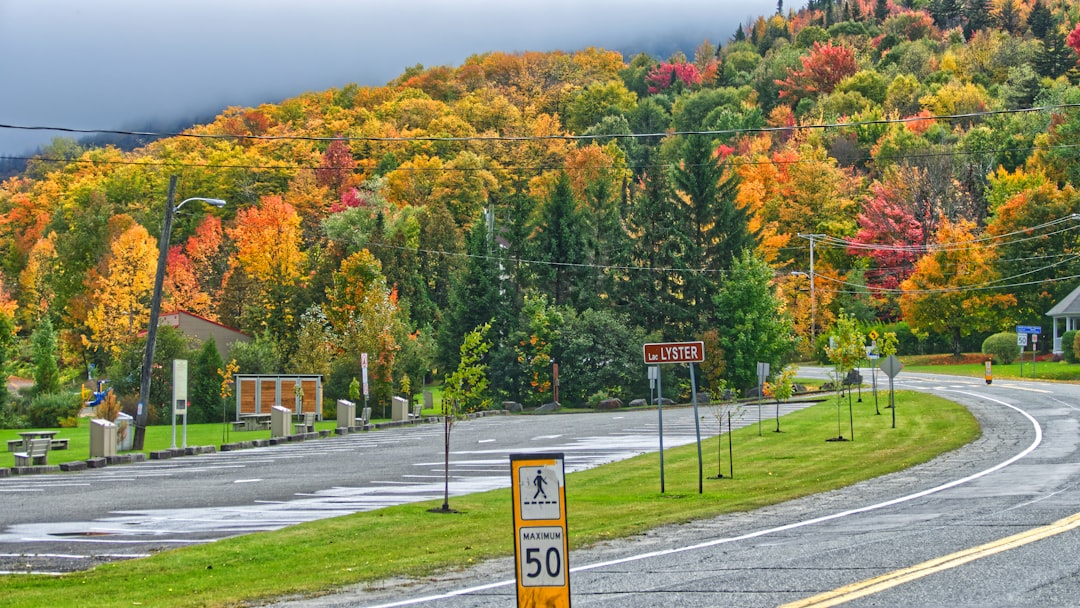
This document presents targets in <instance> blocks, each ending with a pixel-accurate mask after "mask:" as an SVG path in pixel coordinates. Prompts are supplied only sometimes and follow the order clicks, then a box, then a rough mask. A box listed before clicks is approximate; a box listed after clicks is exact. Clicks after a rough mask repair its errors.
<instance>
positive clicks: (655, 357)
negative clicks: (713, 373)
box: [644, 342, 705, 365]
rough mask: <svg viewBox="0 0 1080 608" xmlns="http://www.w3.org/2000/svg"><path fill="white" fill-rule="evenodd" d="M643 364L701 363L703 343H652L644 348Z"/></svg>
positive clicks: (703, 357) (703, 354) (703, 349)
mask: <svg viewBox="0 0 1080 608" xmlns="http://www.w3.org/2000/svg"><path fill="white" fill-rule="evenodd" d="M644 353H645V364H646V365H659V364H661V363H701V362H702V361H704V360H705V343H704V342H652V343H649V344H646V345H645V347H644Z"/></svg>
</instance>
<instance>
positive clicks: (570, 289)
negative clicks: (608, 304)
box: [533, 173, 590, 305]
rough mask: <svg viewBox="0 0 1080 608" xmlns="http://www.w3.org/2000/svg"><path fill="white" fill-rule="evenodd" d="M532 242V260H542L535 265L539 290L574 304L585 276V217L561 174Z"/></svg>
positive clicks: (541, 214)
mask: <svg viewBox="0 0 1080 608" xmlns="http://www.w3.org/2000/svg"><path fill="white" fill-rule="evenodd" d="M533 242H534V249H533V252H534V255H535V256H536V260H537V261H538V262H541V263H542V264H541V265H539V266H538V267H537V268H536V275H537V277H538V281H537V286H538V287H539V290H540V291H541V292H542V293H547V294H549V295H550V296H551V300H552V302H553V303H554V304H556V305H562V304H570V303H576V302H577V300H578V299H580V298H581V297H582V293H581V292H582V289H583V285H582V277H584V276H587V274H586V272H585V270H584V268H583V265H584V264H586V263H587V262H588V260H587V258H586V252H587V251H588V250H589V249H590V246H589V236H588V225H587V223H586V220H585V216H584V215H583V214H582V212H581V210H580V209H578V205H577V202H576V201H575V200H574V192H573V190H572V189H571V188H570V177H569V176H567V175H566V174H565V173H562V174H560V175H559V177H558V179H557V180H556V181H555V188H554V189H553V190H552V192H551V195H550V196H549V197H548V200H547V201H546V202H545V204H544V206H543V208H542V209H541V210H540V221H539V222H538V224H537V225H536V227H535V231H534V233H533Z"/></svg>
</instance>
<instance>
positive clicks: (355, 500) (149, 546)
mask: <svg viewBox="0 0 1080 608" xmlns="http://www.w3.org/2000/svg"><path fill="white" fill-rule="evenodd" d="M792 407H798V406H792ZM703 410H706V411H703V412H702V415H703V416H706V417H708V413H707V408H703ZM755 412H756V411H755ZM755 416H756V413H755ZM755 420H756V418H755ZM747 422H749V418H747V419H744V421H743V423H747ZM714 424H715V423H714ZM658 426H659V417H658V412H656V411H614V412H611V413H598V414H587V415H582V414H567V415H546V416H489V417H485V418H479V419H474V420H469V421H464V422H459V423H457V424H456V425H455V426H454V429H453V432H452V434H451V446H452V454H451V469H450V493H451V494H452V495H462V494H467V493H471V492H477V491H483V490H487V489H491V488H497V487H507V486H508V485H509V483H510V474H509V458H508V456H509V454H510V453H512V452H564V453H565V454H566V466H567V470H568V471H573V470H579V469H584V468H588V467H593V466H597V465H600V464H604V463H607V462H612V461H614V460H618V459H623V458H628V457H631V456H634V455H637V454H641V453H645V452H655V451H656V450H657V448H658V444H659V441H658V432H657V428H658ZM709 428H712V427H711V426H709ZM702 434H703V436H704V437H708V436H709V435H710V434H711V433H710V431H709V430H708V429H704V428H703V430H702ZM267 435H269V433H268V432H267ZM694 439H695V428H694V417H693V411H692V409H691V408H665V410H664V445H665V447H674V446H676V445H681V444H685V443H689V442H692V441H694ZM443 479H444V465H443V427H442V424H441V423H431V424H418V425H413V426H409V427H403V428H393V429H386V430H379V431H369V432H363V433H354V434H350V435H347V436H340V437H336V436H335V437H328V438H325V439H319V440H310V441H306V442H301V443H291V444H283V445H277V446H271V447H265V448H255V449H249V450H242V451H235V452H222V453H216V454H204V455H199V456H189V457H183V458H176V459H172V460H161V461H149V462H145V463H139V464H133V465H118V466H110V467H106V468H104V469H98V470H90V471H83V472H77V473H60V474H50V475H35V476H23V477H11V478H6V479H0V572H38V573H50V572H68V571H73V570H79V569H85V568H88V567H91V566H93V565H95V564H98V563H102V562H108V561H115V560H121V559H129V558H132V557H140V556H145V555H148V554H151V553H153V552H155V551H160V550H162V549H167V548H172V547H178V546H185V545H190V544H194V543H203V542H211V541H213V540H215V539H218V538H223V537H228V536H234V535H238V534H244V533H249V532H256V531H262V530H273V529H278V528H281V527H284V526H288V525H291V524H296V523H300V522H305V521H311V520H315V519H320V518H325V517H334V516H338V515H343V514H347V513H354V512H358V511H367V510H371V509H377V508H380V507H384V506H388V505H394V504H401V503H404V502H415V501H421V500H432V499H441V498H442V496H443V488H444V484H443Z"/></svg>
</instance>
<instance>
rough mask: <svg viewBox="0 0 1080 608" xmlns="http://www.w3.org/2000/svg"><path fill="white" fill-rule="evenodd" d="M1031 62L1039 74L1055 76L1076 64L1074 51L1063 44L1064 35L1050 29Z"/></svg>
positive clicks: (1048, 76)
mask: <svg viewBox="0 0 1080 608" xmlns="http://www.w3.org/2000/svg"><path fill="white" fill-rule="evenodd" d="M1033 63H1034V65H1035V71H1036V72H1037V73H1038V74H1039V76H1045V77H1047V78H1057V77H1058V76H1061V75H1063V74H1065V73H1066V72H1068V71H1069V69H1070V68H1072V67H1073V66H1074V65H1076V53H1075V52H1074V51H1073V50H1072V49H1071V48H1069V45H1067V44H1065V35H1064V34H1062V33H1061V32H1059V31H1057V30H1056V29H1052V30H1051V31H1050V32H1048V33H1047V34H1046V36H1045V38H1044V39H1043V43H1042V45H1041V48H1040V49H1039V50H1038V51H1037V52H1036V54H1035V60H1034V62H1033Z"/></svg>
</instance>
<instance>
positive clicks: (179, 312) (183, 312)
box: [158, 308, 251, 338]
mask: <svg viewBox="0 0 1080 608" xmlns="http://www.w3.org/2000/svg"><path fill="white" fill-rule="evenodd" d="M169 315H184V316H187V317H191V318H193V319H199V320H200V321H206V322H207V323H212V324H214V325H217V326H218V327H221V328H223V329H227V330H229V331H234V332H236V333H238V334H241V335H243V336H247V337H249V338H250V337H251V336H248V335H247V334H245V333H244V332H242V331H240V330H239V329H236V328H235V327H229V326H228V325H224V324H222V323H218V322H217V321H214V320H213V319H207V318H206V317H202V316H199V315H197V314H195V313H193V312H188V311H186V310H183V309H180V308H177V309H176V310H170V311H169V312H163V313H161V314H160V315H158V318H161V317H167V316H169Z"/></svg>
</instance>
